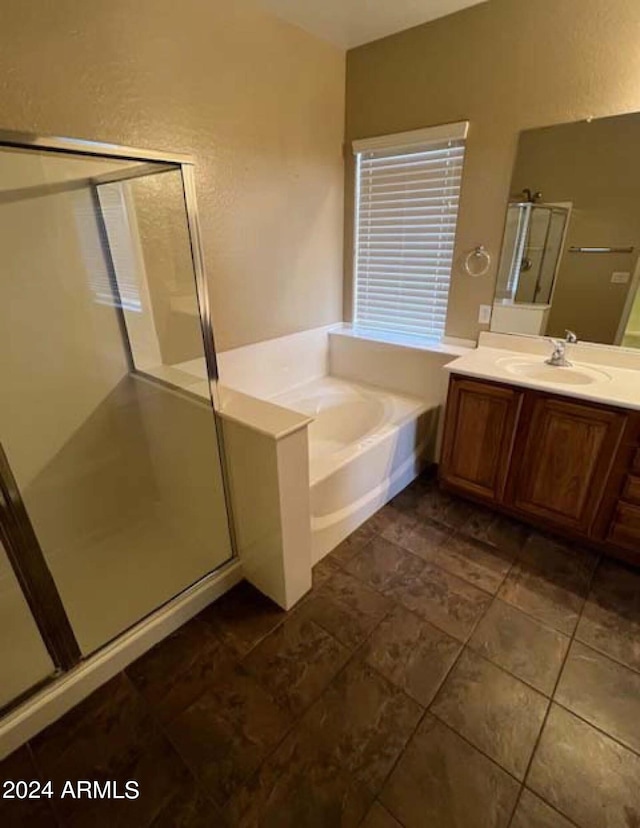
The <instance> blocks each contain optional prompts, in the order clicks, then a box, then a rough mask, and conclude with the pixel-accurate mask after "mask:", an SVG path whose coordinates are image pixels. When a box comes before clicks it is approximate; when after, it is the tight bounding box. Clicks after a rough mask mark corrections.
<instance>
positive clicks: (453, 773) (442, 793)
mask: <svg viewBox="0 0 640 828" xmlns="http://www.w3.org/2000/svg"><path fill="white" fill-rule="evenodd" d="M518 788H519V786H518V783H517V782H516V781H515V779H513V778H512V777H511V776H509V774H507V773H506V772H505V771H504V770H502V768H499V767H498V765H496V764H495V763H494V762H492V761H491V760H490V759H487V757H486V756H483V755H482V754H481V753H480V752H479V751H477V750H476V749H475V748H473V747H472V746H471V745H470V744H469V743H468V742H465V741H464V739H461V738H460V737H459V736H458V735H456V734H455V733H454V732H453V731H452V730H450V729H449V728H448V727H446V726H445V725H444V724H442V723H441V722H438V721H437V720H436V719H435V718H434V717H433V716H431V715H429V714H427V715H426V717H425V718H424V720H423V721H422V722H421V723H420V726H419V728H418V730H417V731H416V733H415V735H414V736H413V738H412V739H411V741H410V742H409V745H408V746H407V749H406V750H405V752H404V753H403V755H402V757H401V758H400V761H399V762H398V764H397V765H396V767H395V769H394V771H393V773H392V774H391V776H390V778H389V780H388V782H387V783H386V785H385V786H384V788H383V790H382V794H381V795H380V799H381V801H382V804H383V805H384V806H385V807H386V808H387V809H388V810H389V812H390V813H391V814H393V816H394V817H396V818H397V819H398V820H399V821H400V822H401V823H402V825H404V826H406V828H427V827H428V828H431V826H433V828H436V826H437V828H505V826H506V825H507V824H508V822H509V818H510V816H511V812H512V811H513V808H514V805H515V802H516V797H517V795H518Z"/></svg>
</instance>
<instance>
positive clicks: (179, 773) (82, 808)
mask: <svg viewBox="0 0 640 828" xmlns="http://www.w3.org/2000/svg"><path fill="white" fill-rule="evenodd" d="M73 779H74V780H77V779H89V780H92V781H94V780H95V781H97V782H99V783H100V784H101V785H104V784H105V783H106V782H111V783H112V784H113V783H114V782H117V784H118V790H119V792H120V793H122V792H123V790H124V789H125V785H126V782H127V781H129V780H134V781H136V782H137V783H138V789H139V791H140V795H139V797H138V799H135V800H128V799H124V800H115V799H107V800H99V799H91V800H87V799H78V800H74V799H67V798H65V799H64V800H62V801H59V802H58V801H56V802H55V803H54V807H55V808H56V810H57V811H58V813H59V814H60V815H61V817H62V823H63V825H64V826H65V828H67V827H68V828H86V826H87V825H90V826H91V828H99V827H101V826H105V828H125V827H126V828H129V826H131V828H139V827H140V826H141V825H144V826H146V825H149V823H150V822H152V821H153V819H154V818H155V817H156V816H157V815H158V814H160V813H162V811H163V809H164V808H165V807H166V805H167V803H168V802H169V801H170V800H171V799H172V798H173V797H174V796H175V795H176V792H177V791H179V790H181V789H182V788H184V787H185V786H186V785H189V784H190V783H191V776H190V774H189V772H188V771H187V769H186V767H185V766H184V764H183V763H182V761H181V760H180V759H179V757H178V756H177V754H176V753H175V751H174V749H173V747H172V746H171V745H170V744H169V743H168V742H167V741H166V739H157V740H155V741H154V742H152V743H151V744H149V745H148V746H147V747H146V748H145V749H144V750H143V751H141V752H140V753H138V754H136V755H135V756H126V757H119V758H118V761H117V762H116V763H113V762H112V763H111V764H110V765H109V766H103V767H99V768H95V767H94V768H87V769H85V772H84V774H80V775H78V776H75V777H73Z"/></svg>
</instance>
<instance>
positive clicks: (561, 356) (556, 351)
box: [545, 331, 578, 368]
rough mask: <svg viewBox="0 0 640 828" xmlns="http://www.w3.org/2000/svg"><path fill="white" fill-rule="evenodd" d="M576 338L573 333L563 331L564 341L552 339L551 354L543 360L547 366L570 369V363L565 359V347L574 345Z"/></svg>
mask: <svg viewBox="0 0 640 828" xmlns="http://www.w3.org/2000/svg"><path fill="white" fill-rule="evenodd" d="M577 341H578V337H577V336H576V335H575V334H574V332H573V331H565V338H564V339H552V340H551V343H552V345H553V352H552V353H551V356H550V357H549V359H545V362H546V364H547V365H554V366H556V367H557V368H570V367H571V363H570V362H569V360H568V359H567V345H575V343H576V342H577Z"/></svg>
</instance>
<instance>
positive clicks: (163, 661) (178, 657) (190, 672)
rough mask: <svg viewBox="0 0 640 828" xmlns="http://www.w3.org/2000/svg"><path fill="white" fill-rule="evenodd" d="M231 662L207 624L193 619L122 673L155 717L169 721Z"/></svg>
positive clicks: (230, 665)
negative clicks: (152, 710)
mask: <svg viewBox="0 0 640 828" xmlns="http://www.w3.org/2000/svg"><path fill="white" fill-rule="evenodd" d="M235 658H236V657H235V656H234V655H233V654H232V653H231V651H230V650H229V649H227V647H226V646H225V645H224V644H223V643H222V641H221V640H220V638H219V637H218V636H217V635H216V633H215V632H214V631H213V629H212V628H211V626H210V625H209V624H206V623H205V622H204V621H202V620H201V619H199V618H194V619H193V620H192V621H190V622H189V623H187V624H185V625H184V626H183V627H181V628H180V629H179V630H178V631H177V632H175V633H174V634H173V635H171V636H169V638H166V639H165V640H164V641H161V642H160V643H159V644H158V645H156V646H155V647H154V648H153V649H152V650H150V651H149V652H148V653H146V654H145V655H143V656H142V657H141V658H139V659H138V660H137V661H135V662H134V663H133V664H131V665H130V666H129V667H128V668H127V670H126V672H127V675H128V676H129V678H130V679H131V680H132V681H133V683H134V684H135V685H136V687H137V688H138V690H139V691H140V692H141V693H142V695H143V696H144V698H145V699H146V700H147V701H148V702H149V704H150V705H151V707H152V708H153V709H154V711H155V713H156V714H157V715H158V716H159V717H160V718H161V719H163V720H165V721H169V720H170V719H171V718H173V717H174V716H176V715H177V714H178V713H180V712H181V711H182V710H184V709H185V708H186V707H188V706H189V705H190V704H191V703H192V702H194V701H195V700H196V699H197V698H198V696H199V695H201V694H202V693H204V691H205V690H207V689H208V688H210V687H212V686H213V685H214V684H215V681H216V678H217V676H219V675H220V674H221V673H224V672H227V671H228V670H229V669H231V667H232V666H233V663H234V661H235Z"/></svg>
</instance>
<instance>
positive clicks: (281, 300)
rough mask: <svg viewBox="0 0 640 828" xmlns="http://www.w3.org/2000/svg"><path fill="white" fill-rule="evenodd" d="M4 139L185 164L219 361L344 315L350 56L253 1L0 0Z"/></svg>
mask: <svg viewBox="0 0 640 828" xmlns="http://www.w3.org/2000/svg"><path fill="white" fill-rule="evenodd" d="M0 47H1V48H0V79H1V80H0V111H1V112H2V127H3V128H6V129H12V130H22V131H27V132H37V133H43V134H62V135H71V136H75V137H82V138H88V139H95V140H103V141H111V142H115V143H119V144H129V145H132V146H139V147H149V148H151V149H160V150H169V151H176V152H185V153H190V154H192V155H193V156H194V157H195V160H196V164H197V171H196V175H197V187H198V197H199V204H200V210H201V214H202V230H203V239H204V248H205V257H206V263H207V267H208V273H209V278H210V283H211V294H212V305H213V319H214V325H215V332H216V339H217V345H218V348H219V349H220V350H223V349H227V348H232V347H236V346H239V345H243V344H245V343H249V342H255V341H258V340H261V339H264V338H268V337H275V336H280V335H283V334H286V333H289V332H293V331H296V330H301V329H304V328H308V327H314V326H319V325H323V324H328V323H331V322H334V321H337V320H339V319H340V318H341V313H342V185H343V165H342V149H341V145H342V138H343V130H344V55H343V54H342V53H340V52H339V51H338V50H336V49H334V48H333V47H331V46H329V45H327V44H325V43H323V42H321V41H319V40H317V39H315V38H313V37H312V36H310V35H308V34H306V33H304V32H302V31H301V30H299V29H296V28H295V27H293V26H290V25H288V24H286V23H283V22H281V21H279V20H278V19H276V18H275V17H273V16H272V15H270V14H269V13H267V12H264V11H261V10H257V9H254V8H253V7H252V6H251V5H250V3H249V2H248V0H227V1H226V2H220V0H207V1H206V2H204V0H183V2H181V3H179V4H176V3H175V2H173V0H136V2H131V0H111V2H108V3H87V2H81V0H57V2H55V3H50V2H46V0H32V1H31V2H29V3H24V2H21V0H5V1H4V2H3V3H2V7H1V8H0Z"/></svg>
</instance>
